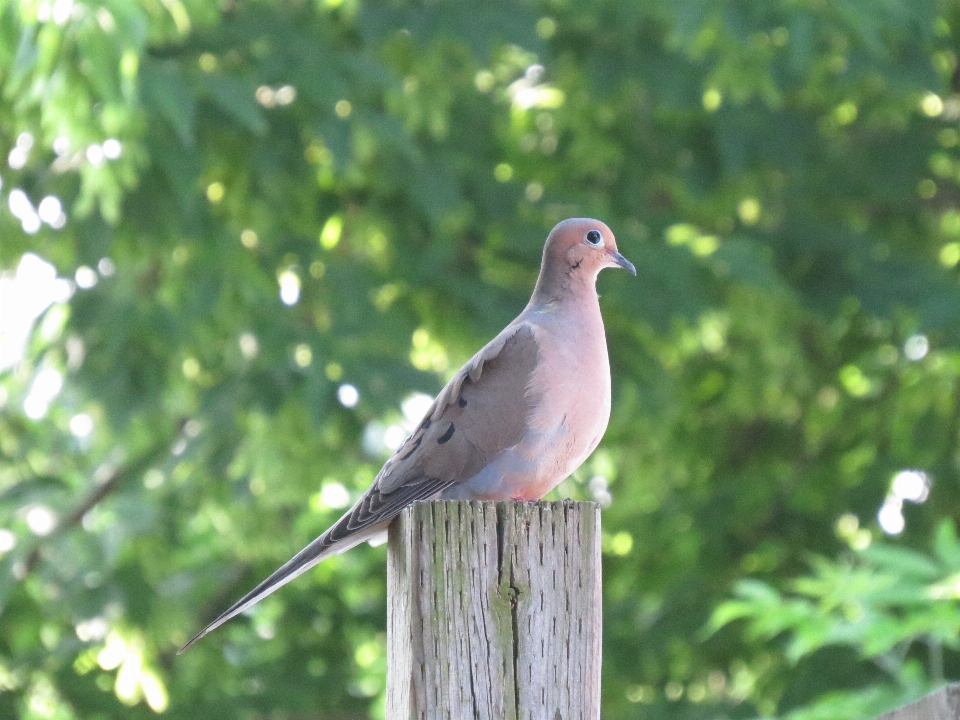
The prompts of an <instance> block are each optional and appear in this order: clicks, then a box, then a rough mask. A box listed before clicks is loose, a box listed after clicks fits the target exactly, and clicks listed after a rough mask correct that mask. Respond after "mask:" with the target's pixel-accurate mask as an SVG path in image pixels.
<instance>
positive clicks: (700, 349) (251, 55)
mask: <svg viewBox="0 0 960 720" xmlns="http://www.w3.org/2000/svg"><path fill="white" fill-rule="evenodd" d="M958 41H960V4H958V3H956V2H950V1H947V0H831V2H822V1H821V0H769V1H757V2H744V1H742V0H709V1H705V0H672V1H671V2H666V1H665V0H602V1H600V2H596V3H574V2H570V1H569V0H525V1H522V2H502V1H499V0H488V1H487V2H483V3H475V4H464V3H457V2H452V1H448V0H434V1H432V2H407V1H406V0H394V1H392V2H373V1H372V0H219V1H216V0H160V1H159V2H158V1H157V0H99V1H97V2H84V1H81V0H53V1H51V0H20V1H19V2H17V1H15V0H2V2H0V93H2V101H0V153H2V154H0V157H2V158H5V159H6V162H5V163H4V165H3V167H2V168H0V180H2V185H0V198H2V200H3V204H2V207H0V267H2V268H3V274H2V277H0V303H2V304H0V320H2V326H0V332H2V335H0V343H2V344H0V717H4V718H7V717H11V718H12V717H23V718H31V719H33V718H36V719H40V718H56V719H57V720H60V719H64V720H73V719H78V720H79V719H83V720H86V719H88V718H93V719H107V718H149V717H153V716H154V715H156V714H157V713H162V714H163V715H164V716H165V717H170V718H196V717H205V718H210V719H214V718H251V719H252V718H277V719H280V718H337V719H340V720H347V719H354V718H356V719H359V718H380V717H382V716H383V688H384V678H385V662H386V661H385V636H384V628H385V610H384V608H385V599H384V593H385V577H384V575H385V570H384V565H385V563H384V555H385V552H384V549H383V548H378V549H371V548H368V547H366V546H364V547H362V548H357V549H356V550H353V551H351V552H350V553H349V554H347V555H345V556H341V557H338V558H334V559H332V560H329V561H327V562H325V563H323V564H321V565H320V566H318V567H317V568H316V569H315V570H314V571H312V572H310V573H308V574H307V575H305V576H303V577H302V578H300V579H298V580H297V581H296V582H294V583H292V584H291V585H288V586H286V587H285V588H283V589H282V590H281V591H280V592H277V593H276V594H275V595H273V596H271V597H270V598H268V599H267V600H266V601H264V602H262V603H260V604H259V605H258V606H256V607H255V608H254V609H253V610H252V612H250V613H248V614H247V615H246V616H244V617H242V618H240V619H238V620H235V621H233V622H231V623H229V624H228V625H227V626H225V627H224V628H222V629H220V630H218V631H217V632H216V633H214V634H212V635H211V636H209V637H207V638H205V639H204V640H203V641H202V642H200V643H199V644H198V645H197V646H196V647H195V648H193V649H191V650H190V651H189V652H188V653H186V654H185V655H183V656H180V657H176V656H175V654H174V653H175V652H176V650H177V648H178V647H179V646H180V645H181V644H182V643H183V642H184V641H185V640H186V639H187V638H188V637H189V636H190V634H192V633H193V632H194V631H196V630H198V629H199V628H200V627H202V626H203V625H204V623H206V622H207V621H208V620H210V619H211V618H212V617H213V616H214V615H215V614H217V613H218V612H219V611H220V610H221V609H223V608H224V607H225V606H226V605H227V604H228V603H229V602H231V601H232V600H233V599H235V598H236V597H237V596H239V594H241V593H242V592H243V591H245V590H247V589H249V588H250V587H251V586H252V585H253V584H254V583H255V582H257V581H259V580H260V579H262V578H263V577H264V576H265V575H266V574H267V573H269V572H270V571H272V570H273V569H274V568H275V567H277V566H278V565H279V564H280V563H281V562H283V561H284V560H286V559H287V558H288V557H289V556H290V555H292V553H293V552H295V551H296V550H298V549H299V548H300V547H302V546H303V545H304V544H305V543H306V542H307V541H309V540H310V539H312V538H313V537H314V536H316V535H318V534H319V533H320V532H321V531H322V530H324V529H325V528H326V527H327V526H328V525H329V524H330V523H331V522H332V521H333V520H334V519H335V518H336V517H338V516H339V514H340V513H341V512H342V510H343V508H344V507H345V506H346V505H347V504H348V503H349V502H350V501H351V500H352V499H353V498H356V497H357V496H358V494H359V493H360V492H362V491H363V489H365V488H366V486H367V485H368V483H369V482H370V480H371V479H372V478H373V476H374V474H375V472H376V471H377V469H378V468H379V466H380V464H381V463H382V461H383V459H384V458H385V457H386V455H387V454H388V453H389V448H390V447H392V446H393V447H395V446H396V445H397V444H398V443H399V441H400V440H401V439H402V438H403V435H404V433H405V432H406V428H408V427H409V425H410V423H411V422H413V421H415V420H416V419H417V418H416V415H417V413H418V412H422V410H423V407H424V405H423V401H424V394H426V395H427V396H432V394H433V393H435V392H436V391H437V390H438V389H439V388H440V387H441V385H442V383H443V382H444V380H445V379H446V378H447V377H448V376H449V375H450V373H452V372H453V371H454V370H455V369H456V368H457V367H458V366H459V364H460V363H461V362H463V361H464V360H466V359H467V358H468V357H469V356H470V355H471V354H472V353H473V352H474V351H475V350H476V349H477V348H479V347H480V346H481V345H482V344H483V343H484V342H485V341H486V340H487V339H488V338H489V337H491V336H492V335H493V334H494V333H495V332H497V331H498V330H499V329H500V328H501V327H502V326H503V325H504V324H505V323H507V322H508V321H509V320H510V319H511V318H512V317H513V316H514V315H515V314H516V313H517V312H519V310H520V309H521V308H522V307H523V305H524V303H525V301H526V299H527V297H528V295H529V293H530V290H531V288H532V286H533V281H534V279H535V277H536V272H537V269H538V265H539V259H540V252H541V248H542V243H543V239H544V237H545V235H546V233H547V231H548V230H549V229H550V227H551V226H552V225H553V223H554V222H556V221H558V220H560V219H562V218H565V217H569V216H574V215H589V216H594V217H599V218H602V219H604V220H605V221H606V222H607V223H608V224H609V225H610V226H611V228H612V229H613V230H614V232H615V233H616V234H617V237H618V242H619V245H620V249H621V250H622V251H623V253H624V254H625V255H626V256H627V257H629V258H630V259H631V260H633V261H634V262H635V263H636V265H637V267H638V270H639V272H638V275H639V277H638V278H637V279H634V278H631V277H629V276H628V275H627V274H626V273H619V274H618V273H613V272H611V273H604V274H603V275H602V276H601V279H600V282H599V287H600V291H601V294H602V296H603V297H602V300H601V303H602V305H603V311H604V316H605V319H606V325H607V333H608V338H609V344H610V353H611V363H612V370H613V387H614V403H613V405H614V406H613V418H612V422H611V426H610V429H609V430H608V432H607V435H606V438H605V439H604V442H603V444H602V445H601V447H600V449H599V450H598V451H597V452H596V453H595V454H594V456H593V457H592V458H591V460H590V461H588V463H587V464H586V465H585V466H584V467H583V468H582V469H581V470H580V471H579V472H578V474H577V476H576V477H574V478H571V479H570V480H568V481H566V482H565V483H564V484H563V485H562V486H561V488H560V489H559V492H558V493H556V494H555V496H556V497H562V496H572V497H581V498H589V497H593V498H595V499H597V500H598V501H599V502H601V503H603V504H604V505H605V506H606V509H605V511H604V514H603V522H604V548H605V567H604V573H605V574H604V582H605V636H604V677H603V693H604V710H603V716H604V718H607V719H609V720H621V719H627V718H665V719H677V720H680V719H683V720H692V719H695V718H754V717H789V718H794V719H795V720H798V719H801V718H805V719H813V718H827V719H830V720H842V719H843V718H860V717H871V716H872V715H873V714H875V713H877V712H880V711H881V710H883V709H885V708H887V707H890V706H893V705H895V704H897V703H899V702H902V701H905V700H908V699H911V698H913V697H916V696H918V695H920V694H923V693H924V692H927V691H928V690H930V689H931V688H933V687H935V686H936V685H937V684H938V683H941V682H943V681H944V680H945V679H950V678H954V679H956V678H958V677H960V649H958V641H957V637H958V630H960V545H958V543H957V539H956V530H955V528H954V525H953V524H952V518H956V517H957V515H958V511H960V76H958V73H957V45H958ZM551 497H554V496H551Z"/></svg>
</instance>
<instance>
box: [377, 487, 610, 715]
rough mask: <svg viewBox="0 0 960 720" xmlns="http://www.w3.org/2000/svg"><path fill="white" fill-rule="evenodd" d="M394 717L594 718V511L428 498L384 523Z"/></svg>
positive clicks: (597, 636) (597, 631)
mask: <svg viewBox="0 0 960 720" xmlns="http://www.w3.org/2000/svg"><path fill="white" fill-rule="evenodd" d="M387 573H388V599H387V602H388V610H387V624H388V631H387V632H388V650H387V663H388V666H387V713H386V715H387V717H388V718H390V720H414V719H416V720H435V719H439V718H449V719H450V720H461V719H462V718H471V719H476V720H488V719H489V720H507V719H509V720H581V719H582V720H596V719H598V718H599V717H600V643H601V595H600V588H601V579H600V515H599V508H598V507H597V505H596V504H594V503H588V502H570V501H564V502H552V503H542V502H541V503H524V502H501V503H480V502H467V501H433V502H424V503H417V504H415V505H413V506H411V507H408V508H406V509H405V510H404V511H403V513H402V514H401V515H400V517H399V518H398V519H397V521H396V522H395V523H394V524H393V525H392V526H391V528H390V547H389V558H388V561H387Z"/></svg>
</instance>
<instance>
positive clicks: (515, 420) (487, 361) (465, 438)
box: [180, 218, 637, 652]
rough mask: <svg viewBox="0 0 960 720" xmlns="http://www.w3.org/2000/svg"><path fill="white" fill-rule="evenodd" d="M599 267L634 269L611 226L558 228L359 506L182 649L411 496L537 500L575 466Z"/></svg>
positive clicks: (597, 424)
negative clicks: (518, 293)
mask: <svg viewBox="0 0 960 720" xmlns="http://www.w3.org/2000/svg"><path fill="white" fill-rule="evenodd" d="M606 267H622V268H626V269H627V270H628V271H630V272H631V273H632V274H634V275H636V274H637V271H636V268H634V266H633V264H632V263H631V262H630V261H629V260H627V259H626V258H625V257H624V256H623V255H621V254H620V253H619V252H618V251H617V243H616V240H615V239H614V236H613V233H612V232H610V228H608V227H607V226H606V225H605V224H604V223H602V222H600V221H598V220H590V219H584V218H573V219H570V220H564V221H563V222H561V223H560V224H559V225H557V226H556V227H555V228H554V229H553V230H552V231H551V232H550V235H549V236H548V237H547V242H546V244H545V245H544V248H543V261H542V263H541V265H540V275H539V277H538V278H537V284H536V287H535V288H534V290H533V295H532V297H531V298H530V302H529V303H527V306H526V307H525V308H524V309H523V312H521V313H520V315H519V316H517V318H516V319H515V320H514V321H513V322H511V323H510V324H509V325H507V326H506V327H505V328H504V329H503V330H502V331H501V332H500V334H499V335H497V336H496V337H495V338H493V340H491V341H490V342H489V343H487V344H486V345H485V346H484V347H483V348H481V349H480V351H479V352H478V353H477V354H476V355H474V356H473V357H472V358H471V359H470V360H469V362H467V364H466V365H464V366H463V367H462V368H461V369H460V371H459V372H457V374H456V375H454V376H453V379H451V380H450V382H448V383H447V385H446V387H444V388H443V390H441V391H440V394H439V395H438V396H437V399H436V400H435V401H434V402H433V405H431V406H430V409H429V410H428V411H427V413H426V415H425V416H424V418H423V420H422V421H421V422H420V424H419V426H418V427H417V429H416V430H415V431H414V432H413V434H412V435H410V437H408V438H407V439H406V440H405V441H404V443H403V444H402V445H401V446H400V447H399V448H398V449H397V451H396V452H395V453H394V454H393V455H392V456H391V457H390V459H389V460H387V462H386V464H385V465H384V466H383V468H382V469H381V470H380V472H379V473H378V474H377V476H376V478H375V479H374V481H373V483H372V485H371V486H370V488H369V489H368V490H367V491H366V492H365V493H364V494H363V496H362V497H361V498H360V499H359V500H358V501H357V503H356V504H355V505H354V506H353V507H352V508H351V509H350V510H349V511H348V512H347V513H346V514H345V515H344V516H343V517H342V518H340V519H339V520H338V521H337V522H336V523H335V524H334V525H333V526H332V527H331V528H330V529H329V530H327V531H326V532H325V533H323V534H322V535H321V536H320V537H318V538H317V539H316V540H314V541H313V542H311V543H310V544H309V545H307V546H306V547H305V548H304V549H303V550H301V551H300V552H299V553H297V554H296V555H295V556H294V557H293V558H291V559H290V560H289V561H288V562H287V563H286V564H285V565H283V567H281V568H280V569H278V570H277V571H276V572H274V573H273V574H272V575H271V576H270V577H268V578H267V579H266V580H264V581H263V582H261V583H260V584H259V585H257V587H255V588H254V589H253V590H251V591H250V592H249V593H247V594H246V595H244V596H243V597H242V598H240V599H239V600H238V601H237V602H235V603H234V604H233V605H232V606H230V607H229V608H228V609H227V610H226V611H225V612H224V613H223V614H222V615H220V617H218V618H217V619H216V620H214V621H213V622H212V623H210V624H209V625H208V626H207V627H205V628H204V629H203V630H201V631H200V632H199V633H197V635H196V636H194V637H193V638H192V639H191V640H190V642H188V643H187V644H186V645H184V646H183V648H181V650H180V652H183V651H184V650H186V649H187V648H188V647H190V646H191V645H192V644H193V643H195V642H196V641H197V640H199V639H200V638H201V637H203V636H204V635H206V634H207V633H208V632H210V631H211V630H213V629H215V628H217V627H219V626H220V625H222V624H223V623H225V622H226V621H227V620H229V619H230V618H232V617H233V616H234V615H237V614H238V613H241V612H243V611H244V610H245V609H247V608H248V607H250V606H251V605H253V604H254V603H256V602H258V601H259V600H261V599H262V598H264V597H266V596H267V595H269V594H270V593H272V592H273V591H274V590H276V589H277V588H278V587H280V586H281V585H284V584H286V583H288V582H290V581H291V580H293V579H294V578H295V577H297V576H298V575H301V574H302V573H304V572H306V571H307V570H309V569H310V568H311V567H313V566H314V565H316V564H317V563H318V562H320V561H321V560H323V559H324V558H327V557H330V556H331V555H336V554H339V553H342V552H344V551H345V550H348V549H349V548H351V547H353V546H354V545H357V544H358V543H361V542H363V541H364V540H373V539H375V538H377V536H382V535H383V534H385V532H386V529H387V526H388V525H389V524H390V521H391V520H393V519H394V518H395V517H396V516H397V515H399V514H400V511H401V510H402V509H403V508H404V507H405V506H407V505H410V504H411V503H413V502H415V501H417V500H427V499H437V498H442V499H468V500H538V499H540V498H541V497H543V496H544V495H545V494H546V493H548V492H549V491H550V490H551V489H553V488H554V487H555V486H556V485H557V484H558V483H560V482H561V481H562V480H563V479H564V478H566V477H567V476H568V475H570V473H572V472H573V471H574V470H576V469H577V467H579V466H580V464H581V463H582V462H583V461H584V460H586V459H587V457H588V456H589V455H590V453H591V452H593V450H594V448H596V446H597V444H598V443H599V442H600V438H601V437H602V436H603V433H604V430H606V428H607V422H608V420H609V418H610V364H609V360H608V359H607V343H606V338H605V336H604V331H603V319H602V318H601V316H600V303H599V302H598V297H597V291H596V280H597V275H598V274H599V273H600V271H601V270H602V269H603V268H606Z"/></svg>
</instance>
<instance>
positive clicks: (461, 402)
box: [457, 396, 467, 407]
mask: <svg viewBox="0 0 960 720" xmlns="http://www.w3.org/2000/svg"><path fill="white" fill-rule="evenodd" d="M457 405H459V406H460V407H466V406H467V399H466V398H465V397H462V396H461V397H460V399H459V400H457Z"/></svg>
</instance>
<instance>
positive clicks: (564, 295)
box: [527, 268, 598, 309]
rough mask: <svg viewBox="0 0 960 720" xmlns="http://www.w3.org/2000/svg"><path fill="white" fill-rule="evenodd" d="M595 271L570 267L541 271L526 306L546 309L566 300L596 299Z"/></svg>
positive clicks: (561, 303)
mask: <svg viewBox="0 0 960 720" xmlns="http://www.w3.org/2000/svg"><path fill="white" fill-rule="evenodd" d="M597 274H598V272H597V273H592V274H591V273H587V272H583V271H582V270H581V271H580V272H578V271H577V269H576V268H570V269H568V270H567V271H566V272H562V273H554V272H551V273H544V272H541V273H540V276H539V277H538V278H537V284H536V286H535V287H534V289H533V295H532V296H531V297H530V302H529V303H528V305H527V307H528V308H534V307H536V308H543V309H547V308H549V307H553V306H559V305H563V304H565V303H567V302H583V300H584V299H592V300H593V301H594V302H596V299H597Z"/></svg>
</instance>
